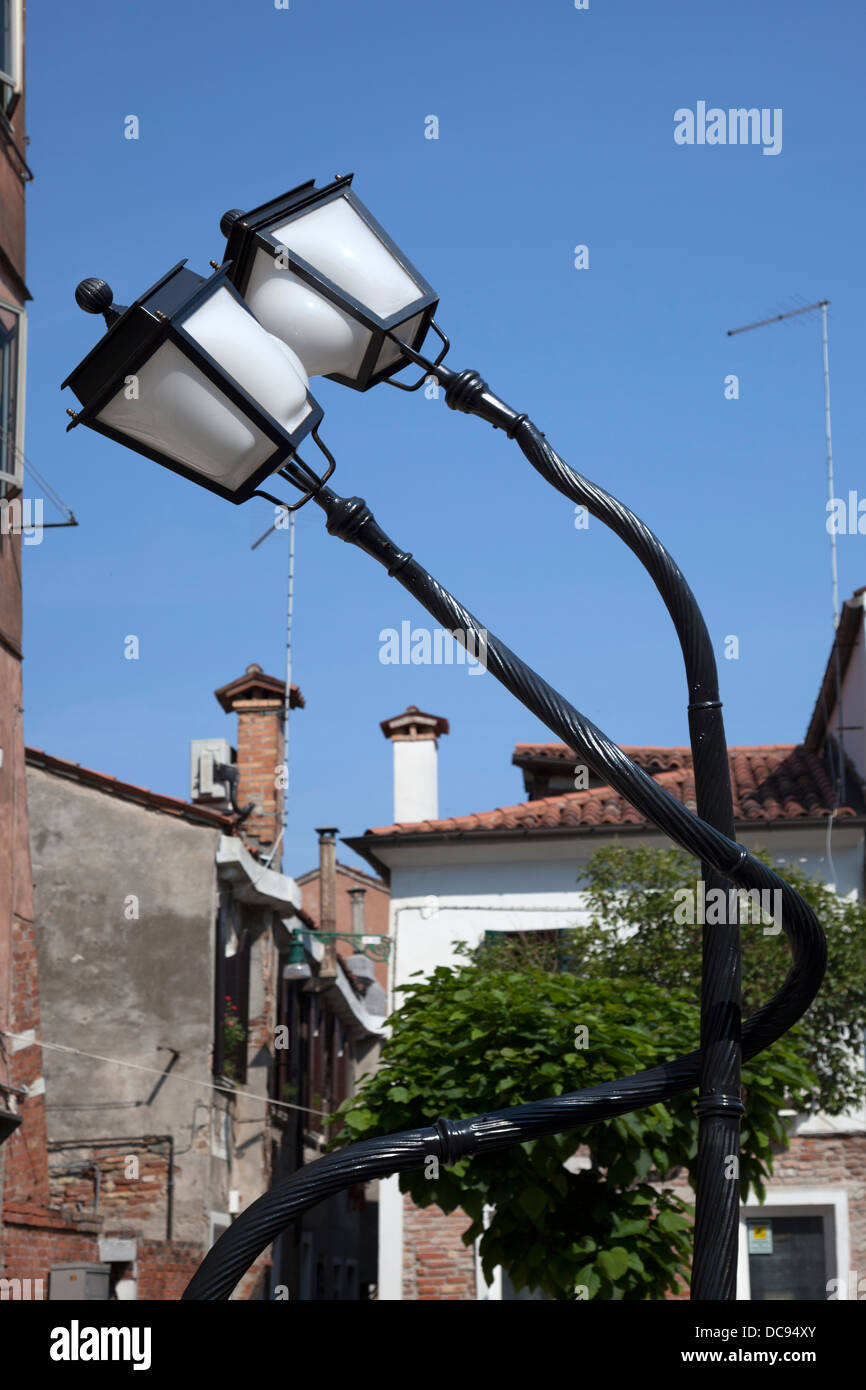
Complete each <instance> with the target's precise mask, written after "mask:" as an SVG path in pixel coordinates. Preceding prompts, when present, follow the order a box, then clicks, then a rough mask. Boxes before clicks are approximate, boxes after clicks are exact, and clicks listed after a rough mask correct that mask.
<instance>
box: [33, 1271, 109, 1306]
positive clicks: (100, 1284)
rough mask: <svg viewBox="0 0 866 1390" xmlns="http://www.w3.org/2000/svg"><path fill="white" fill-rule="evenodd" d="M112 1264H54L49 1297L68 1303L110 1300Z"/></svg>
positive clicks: (104, 1301)
mask: <svg viewBox="0 0 866 1390" xmlns="http://www.w3.org/2000/svg"><path fill="white" fill-rule="evenodd" d="M110 1275H111V1265H96V1264H85V1263H83V1262H79V1263H78V1264H66V1265H52V1267H51V1275H50V1278H49V1284H48V1297H49V1299H60V1300H63V1301H64V1302H66V1303H77V1302H79V1301H81V1302H84V1301H86V1302H103V1303H106V1302H108V1281H109V1277H110Z"/></svg>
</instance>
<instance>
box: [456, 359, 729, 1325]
mask: <svg viewBox="0 0 866 1390" xmlns="http://www.w3.org/2000/svg"><path fill="white" fill-rule="evenodd" d="M430 370H431V372H432V373H433V374H435V376H436V377H437V378H438V379H439V381H440V382H441V384H442V385H444V386H445V388H446V390H445V401H446V404H447V405H448V406H450V408H451V409H452V410H459V411H463V412H464V413H465V414H468V415H477V416H479V418H481V419H483V420H486V421H487V422H488V423H489V424H492V425H493V426H494V428H498V429H504V430H505V431H506V433H507V434H508V435H509V437H510V438H512V439H515V440H516V441H517V444H518V445H519V447H520V449H521V450H522V451H523V453H524V454H525V456H526V458H527V459H528V460H529V462H530V463H531V464H532V466H533V468H535V469H536V471H537V472H538V473H540V474H541V476H542V477H543V478H544V479H545V480H546V481H547V482H548V483H550V484H551V486H552V487H555V488H556V489H557V491H558V492H561V493H562V494H563V495H564V496H565V497H568V498H569V499H570V500H571V501H572V502H575V503H578V504H579V505H582V506H584V507H586V509H587V511H588V512H589V513H590V514H591V515H592V516H594V517H596V518H597V519H598V520H599V521H601V522H603V523H604V525H605V526H608V527H609V528H610V529H611V530H612V531H613V532H615V534H616V535H618V536H619V537H620V539H621V540H623V541H624V542H625V544H626V545H627V546H628V547H629V549H630V550H631V551H632V552H633V554H634V555H636V556H637V558H638V559H639V560H640V562H641V564H642V565H643V566H644V568H645V569H646V570H647V572H648V574H649V575H650V578H651V579H652V581H653V583H654V584H655V586H656V588H657V589H658V592H659V594H660V595H661V598H662V600H663V602H664V604H665V607H666V608H667V610H668V613H669V614H670V616H671V619H672V621H673V624H674V628H675V629H676V633H677V637H678V638H679V642H680V647H681V649H682V654H683V662H684V664H685V669H686V682H687V685H688V692H689V704H688V718H689V739H690V742H691V749H692V766H693V768H694V777H695V793H696V800H697V807H698V815H699V816H700V817H701V819H702V820H705V821H706V822H707V823H708V824H709V825H713V826H715V828H716V829H717V830H721V831H722V832H723V833H724V834H725V835H727V836H728V837H729V838H730V839H734V838H735V834H736V832H735V829H734V808H733V799H732V796H731V777H730V768H729V764H728V745H727V738H726V737H725V726H724V721H723V719H722V702H721V700H720V699H719V683H718V671H717V669H716V659H715V655H714V652H713V646H712V642H711V641H710V635H709V633H708V631H707V626H706V623H705V622H704V618H703V614H702V613H701V610H700V608H699V607H698V603H697V600H696V599H695V596H694V594H693V593H692V591H691V589H690V588H689V585H688V584H687V582H686V580H685V578H684V576H683V574H682V573H681V571H680V569H679V568H678V566H677V565H676V563H675V561H674V559H673V557H672V556H671V555H670V554H669V553H668V551H667V550H666V549H665V547H664V546H663V545H662V543H661V541H660V540H659V539H658V537H657V536H655V535H654V534H653V532H652V531H650V530H649V528H648V527H647V526H645V525H644V523H643V522H642V521H641V520H640V519H639V518H638V517H636V516H635V515H634V513H633V512H631V511H629V509H628V508H627V507H626V506H624V505H623V503H622V502H620V501H619V500H618V499H617V498H615V497H612V496H611V495H610V493H608V492H605V491H604V489H602V488H600V487H598V486H597V485H596V484H595V483H592V482H590V481H589V479H587V478H584V477H582V476H581V475H580V474H579V473H576V472H575V471H574V469H572V468H570V467H569V466H568V464H567V463H565V461H564V460H563V459H561V458H560V457H559V455H558V454H557V453H555V452H554V450H553V449H552V448H551V446H550V445H549V444H548V442H547V440H546V438H545V436H544V435H543V434H542V432H541V431H540V430H539V429H538V428H537V427H536V426H535V425H534V424H533V423H532V421H531V420H529V419H528V417H527V416H525V415H520V414H518V413H517V412H516V411H514V410H512V408H511V407H510V406H508V405H506V404H505V402H504V401H502V400H500V399H499V397H497V396H495V395H494V394H493V393H492V392H491V391H490V388H489V387H488V385H487V383H486V381H484V380H483V379H482V378H481V377H480V376H479V374H478V373H477V372H475V371H472V370H468V371H462V372H453V371H451V370H450V368H443V367H442V366H441V364H439V363H431V364H430ZM701 872H702V875H703V878H704V882H705V889H706V892H707V893H710V892H712V891H713V890H716V889H721V890H722V891H723V892H725V891H726V889H727V887H728V881H727V880H726V879H725V878H723V877H721V876H720V875H719V874H717V873H716V872H715V871H714V870H713V869H712V867H711V866H710V865H708V864H704V865H703V866H702V870H701ZM727 901H728V902H730V903H731V907H732V909H733V910H732V911H729V912H728V913H726V914H725V916H726V921H725V923H724V924H718V925H712V926H709V925H707V924H704V926H703V928H702V970H701V1054H702V1058H703V1065H702V1069H701V1084H700V1094H699V1097H698V1101H697V1106H696V1109H697V1115H698V1161H697V1179H696V1194H695V1195H696V1212H695V1234H694V1257H693V1261H692V1276H691V1283H690V1296H691V1298H692V1300H693V1301H696V1302H699V1301H703V1300H711V1299H725V1300H731V1299H734V1298H735V1297H736V1285H737V1254H738V1244H739V1173H738V1169H739V1162H738V1160H739V1149H740V1121H741V1118H742V1115H743V1109H744V1107H743V1105H742V1103H741V1100H740V1094H741V1077H740V1073H741V1062H742V1055H741V1045H742V1042H741V1034H742V1017H741V1015H742V944H741V937H740V926H739V915H738V912H737V904H736V902H735V900H734V901H732V900H731V899H727ZM732 1160H733V1162H732Z"/></svg>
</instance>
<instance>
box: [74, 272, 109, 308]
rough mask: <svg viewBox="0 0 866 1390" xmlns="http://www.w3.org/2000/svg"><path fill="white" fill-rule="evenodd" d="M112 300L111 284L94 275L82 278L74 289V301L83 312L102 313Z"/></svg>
mask: <svg viewBox="0 0 866 1390" xmlns="http://www.w3.org/2000/svg"><path fill="white" fill-rule="evenodd" d="M113 300H114V291H113V290H112V288H111V286H110V285H108V284H106V282H105V281H104V280H97V279H96V278H95V277H94V276H90V278H89V279H87V280H82V281H81V284H80V285H78V286H77V287H76V290H75V303H76V304H77V305H78V307H79V309H83V310H84V312H85V314H104V313H105V311H106V310H107V309H110V308H111V305H112V302H113Z"/></svg>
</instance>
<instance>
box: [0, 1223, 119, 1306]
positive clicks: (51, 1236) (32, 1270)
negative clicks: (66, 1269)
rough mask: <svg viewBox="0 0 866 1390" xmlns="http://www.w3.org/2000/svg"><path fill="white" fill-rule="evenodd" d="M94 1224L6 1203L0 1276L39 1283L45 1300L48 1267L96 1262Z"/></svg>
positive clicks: (95, 1226) (46, 1295)
mask: <svg viewBox="0 0 866 1390" xmlns="http://www.w3.org/2000/svg"><path fill="white" fill-rule="evenodd" d="M98 1229H99V1223H98V1222H95V1223H94V1222H89V1221H80V1222H74V1221H72V1220H69V1219H67V1218H66V1217H65V1216H63V1215H62V1214H61V1213H60V1212H58V1211H52V1210H50V1209H48V1208H41V1209H40V1208H37V1207H36V1206H35V1205H34V1204H32V1203H28V1202H21V1203H14V1202H7V1203H6V1205H5V1207H4V1209H3V1249H2V1262H0V1275H2V1276H3V1277H4V1278H7V1279H31V1280H32V1279H41V1280H42V1281H43V1289H44V1296H45V1298H47V1297H48V1276H49V1271H50V1269H51V1266H52V1265H55V1264H69V1263H71V1262H72V1261H73V1260H87V1261H88V1262H93V1263H94V1264H96V1263H98V1262H99V1247H98V1245H97V1235H96V1232H97V1231H98Z"/></svg>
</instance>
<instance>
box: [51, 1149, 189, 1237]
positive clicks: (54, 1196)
mask: <svg viewBox="0 0 866 1390" xmlns="http://www.w3.org/2000/svg"><path fill="white" fill-rule="evenodd" d="M64 1159H65V1160H67V1161H68V1162H69V1163H72V1162H75V1163H81V1162H84V1161H87V1162H92V1163H93V1164H94V1169H93V1170H91V1171H89V1172H64V1171H63V1169H62V1167H61V1166H55V1165H59V1164H61V1163H62V1161H63V1160H64ZM96 1168H98V1170H99V1197H98V1211H99V1215H100V1216H101V1218H102V1220H103V1223H104V1228H105V1231H106V1233H109V1234H111V1233H113V1232H115V1231H116V1230H118V1229H119V1228H120V1227H122V1228H123V1229H124V1230H125V1229H126V1228H128V1227H132V1228H138V1229H141V1227H142V1226H143V1224H144V1222H145V1221H147V1220H148V1219H151V1218H157V1219H158V1220H160V1221H161V1222H162V1223H163V1225H164V1223H165V1220H166V1209H167V1205H168V1158H167V1156H166V1154H165V1153H153V1152H148V1151H147V1150H142V1149H140V1148H139V1147H138V1146H137V1143H136V1140H135V1139H130V1141H129V1145H128V1147H126V1148H124V1149H118V1148H113V1147H112V1148H108V1149H99V1148H96V1147H94V1148H91V1149H87V1150H85V1149H76V1150H74V1151H72V1150H69V1149H64V1150H62V1151H59V1152H55V1153H54V1154H53V1156H52V1166H51V1203H52V1205H53V1206H58V1207H62V1208H68V1209H70V1210H81V1211H85V1210H88V1209H89V1210H93V1209H94V1206H95V1202H96V1171H95V1169H96Z"/></svg>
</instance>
